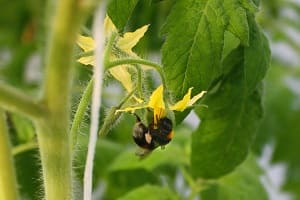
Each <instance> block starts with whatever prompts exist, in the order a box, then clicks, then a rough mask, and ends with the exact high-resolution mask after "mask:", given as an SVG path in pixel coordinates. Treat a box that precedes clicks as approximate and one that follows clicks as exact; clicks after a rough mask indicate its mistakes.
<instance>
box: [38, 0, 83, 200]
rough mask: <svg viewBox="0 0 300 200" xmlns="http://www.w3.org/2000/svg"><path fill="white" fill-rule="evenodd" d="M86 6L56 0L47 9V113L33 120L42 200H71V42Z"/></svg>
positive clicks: (80, 0)
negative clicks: (49, 13)
mask: <svg viewBox="0 0 300 200" xmlns="http://www.w3.org/2000/svg"><path fill="white" fill-rule="evenodd" d="M86 6H87V1H84V0H60V1H56V5H55V6H53V7H51V9H54V10H51V11H50V12H51V14H52V16H53V18H52V19H51V24H50V29H51V30H50V35H49V38H48V43H47V45H48V46H47V52H46V76H45V82H44V98H43V103H44V105H45V107H46V108H47V111H48V112H47V116H46V117H44V118H43V119H40V120H36V126H37V134H38V144H39V149H40V156H41V161H42V172H43V181H44V190H45V199H46V200H69V199H72V193H73V191H72V164H71V161H72V154H71V137H70V134H69V114H70V94H71V92H70V91H71V82H72V71H73V70H72V67H73V62H74V61H73V53H74V47H75V41H76V39H77V34H78V31H79V27H80V22H81V21H82V19H83V13H84V11H86V10H85V9H87V7H86Z"/></svg>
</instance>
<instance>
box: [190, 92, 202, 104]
mask: <svg viewBox="0 0 300 200" xmlns="http://www.w3.org/2000/svg"><path fill="white" fill-rule="evenodd" d="M205 93H206V91H202V92H200V93H199V94H197V95H195V96H193V98H192V99H191V100H190V101H189V103H188V106H192V105H193V104H194V103H196V101H198V100H199V99H200V98H201V97H203V95H204V94H205Z"/></svg>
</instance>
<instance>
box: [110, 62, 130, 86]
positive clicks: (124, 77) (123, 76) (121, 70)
mask: <svg viewBox="0 0 300 200" xmlns="http://www.w3.org/2000/svg"><path fill="white" fill-rule="evenodd" d="M109 72H110V74H111V75H112V76H113V77H114V78H115V79H117V80H118V81H120V82H121V84H122V85H123V86H124V88H125V89H126V90H127V92H131V91H132V89H133V83H132V80H131V74H130V73H129V72H128V69H127V66H126V65H119V66H116V67H113V68H110V69H109Z"/></svg>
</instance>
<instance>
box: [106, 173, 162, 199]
mask: <svg viewBox="0 0 300 200" xmlns="http://www.w3.org/2000/svg"><path fill="white" fill-rule="evenodd" d="M107 178H108V185H107V189H106V191H105V195H106V198H104V199H118V198H120V197H125V196H126V193H127V192H128V191H135V190H136V188H139V187H140V186H141V185H145V184H159V178H158V176H157V175H156V174H155V173H152V172H149V171H147V170H145V169H131V170H120V171H113V172H111V173H109V174H108V176H107ZM124 195H125V196H124ZM140 197H141V196H140ZM143 197H144V196H143Z"/></svg>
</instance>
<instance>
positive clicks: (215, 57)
mask: <svg viewBox="0 0 300 200" xmlns="http://www.w3.org/2000/svg"><path fill="white" fill-rule="evenodd" d="M223 16H224V10H223V6H222V2H221V1H220V0H211V1H205V2H203V1H194V0H179V1H177V3H176V4H175V6H174V7H173V9H172V11H171V14H170V16H169V17H168V20H167V23H166V25H165V27H164V28H163V30H162V32H163V33H167V38H166V41H165V43H164V45H163V49H162V55H163V58H162V62H163V65H164V71H165V76H166V81H167V85H168V87H169V89H171V91H172V92H173V93H174V95H175V97H176V98H181V97H182V96H183V95H184V94H185V93H186V92H187V90H188V88H190V87H194V90H193V93H194V94H196V93H199V92H200V91H201V90H206V89H207V88H208V87H209V85H210V84H211V82H212V81H213V80H214V79H215V77H216V76H218V75H219V73H220V71H221V66H220V60H221V56H222V49H223V40H224V31H225V24H224V23H225V22H224V19H223Z"/></svg>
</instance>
